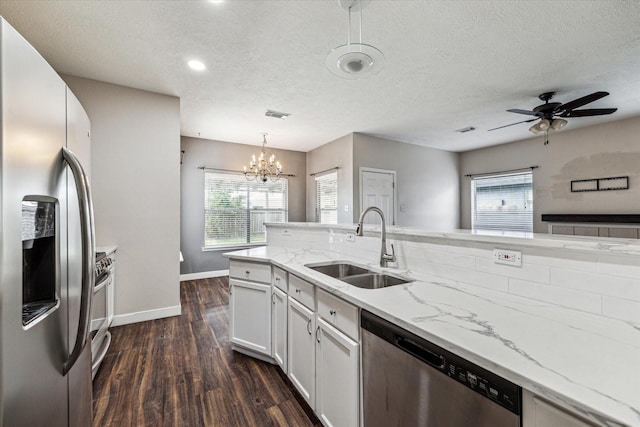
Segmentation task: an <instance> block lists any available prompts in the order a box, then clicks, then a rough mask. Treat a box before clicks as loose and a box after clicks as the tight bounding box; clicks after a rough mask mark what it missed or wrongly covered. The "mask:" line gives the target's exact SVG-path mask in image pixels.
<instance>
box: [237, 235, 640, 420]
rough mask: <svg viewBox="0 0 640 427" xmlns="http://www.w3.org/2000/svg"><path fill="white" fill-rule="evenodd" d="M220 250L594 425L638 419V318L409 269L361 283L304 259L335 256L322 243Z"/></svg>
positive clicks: (639, 381)
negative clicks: (381, 284)
mask: <svg viewBox="0 0 640 427" xmlns="http://www.w3.org/2000/svg"><path fill="white" fill-rule="evenodd" d="M551 241H553V239H551ZM571 241H572V242H574V243H575V241H574V240H573V239H572V240H571ZM519 243H521V242H519ZM623 243H624V241H623ZM627 244H628V241H627ZM225 255H226V256H228V257H229V258H232V259H243V260H253V261H258V262H271V263H273V264H274V265H276V266H279V267H282V268H284V269H286V270H288V271H289V272H290V273H293V274H295V275H296V276H299V277H300V278H302V279H305V280H307V281H309V282H311V283H313V284H315V285H317V286H318V287H320V288H322V289H325V290H327V291H328V292H331V293H333V294H335V295H337V296H339V297H341V298H343V299H344V300H346V301H349V302H351V303H353V304H355V305H357V306H359V307H361V308H363V309H366V310H368V311H370V312H372V313H374V314H376V315H378V316H380V317H382V318H385V319H387V320H389V321H391V322H393V323H395V324H397V325H399V326H401V327H403V328H405V329H407V330H409V331H411V332H413V333H415V334H417V335H419V336H421V337H423V338H425V339H427V340H429V341H431V342H433V343H435V344H437V345H440V346H441V347H443V348H446V349H447V350H449V351H451V352H453V353H455V354H458V355H460V356H461V357H464V358H465V359H468V360H470V361H471V362H474V363H476V364H478V365H480V366H482V367H483V368H485V369H488V370H490V371H492V372H494V373H496V374H497V375H500V376H503V377H504V378H506V379H508V380H510V381H512V382H514V383H516V384H518V385H520V386H521V387H523V388H524V389H527V390H529V391H531V392H533V393H535V394H538V395H540V396H543V397H545V398H547V399H549V400H550V401H553V402H555V403H557V404H559V405H561V406H562V407H565V408H567V409H569V410H571V411H573V412H575V413H577V414H580V415H582V416H583V417H585V418H588V419H590V420H592V421H593V422H595V423H597V424H600V425H603V426H618V425H628V426H640V327H638V326H637V325H634V324H631V323H629V322H624V321H619V320H614V319H609V318H604V317H601V316H595V315H591V314H588V313H584V312H580V311H576V310H571V309H565V308H561V307H558V306H554V305H551V304H547V303H543V302H538V301H534V300H529V299H526V298H521V297H517V296H514V295H509V294H504V293H501V292H496V291H492V290H488V289H483V288H478V287H473V286H467V285H464V284H460V283H456V282H453V281H451V280H446V279H442V278H435V277H431V276H429V275H425V274H419V273H411V272H405V275H408V276H410V277H411V278H413V279H416V281H415V282H412V283H410V284H407V285H399V286H393V287H388V288H382V289H375V290H367V289H360V288H356V287H354V286H351V285H348V284H346V283H344V282H341V281H339V280H337V279H333V278H330V277H328V276H326V275H324V274H321V273H318V272H316V271H314V270H311V269H309V268H307V267H305V264H309V263H315V262H322V261H328V260H332V259H336V258H335V255H333V254H331V253H330V252H325V251H308V250H298V249H286V248H280V247H273V246H266V247H258V248H253V249H245V250H240V251H236V252H232V253H228V254H225ZM339 259H341V260H348V257H345V256H340V257H339ZM351 261H354V260H351ZM354 262H355V263H356V264H361V262H359V261H354ZM369 267H370V268H371V269H373V270H380V268H379V267H378V266H373V265H370V266H369ZM390 270H391V271H393V272H395V273H401V274H402V273H403V272H402V271H398V270H394V269H390Z"/></svg>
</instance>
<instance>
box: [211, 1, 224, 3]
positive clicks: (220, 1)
mask: <svg viewBox="0 0 640 427" xmlns="http://www.w3.org/2000/svg"><path fill="white" fill-rule="evenodd" d="M209 3H224V0H209Z"/></svg>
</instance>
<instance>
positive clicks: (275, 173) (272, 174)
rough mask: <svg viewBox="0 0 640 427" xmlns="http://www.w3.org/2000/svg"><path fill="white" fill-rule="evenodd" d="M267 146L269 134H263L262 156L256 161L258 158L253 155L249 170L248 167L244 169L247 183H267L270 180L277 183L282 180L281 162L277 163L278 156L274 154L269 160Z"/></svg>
mask: <svg viewBox="0 0 640 427" xmlns="http://www.w3.org/2000/svg"><path fill="white" fill-rule="evenodd" d="M266 145H267V134H266V133H263V134H262V150H260V156H258V158H257V159H256V156H255V155H253V157H252V159H251V162H250V163H249V168H248V169H247V167H246V166H245V167H244V177H245V178H247V181H262V182H267V181H268V180H271V181H272V182H276V181H277V180H278V179H280V174H281V173H282V165H281V164H280V162H278V161H276V156H275V155H274V154H272V155H271V156H270V157H269V158H268V159H267V150H266V148H265V146H266Z"/></svg>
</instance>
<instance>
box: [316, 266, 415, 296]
mask: <svg viewBox="0 0 640 427" xmlns="http://www.w3.org/2000/svg"><path fill="white" fill-rule="evenodd" d="M306 267H308V268H310V269H312V270H315V271H317V272H319V273H322V274H326V275H327V276H329V277H333V278H334V279H338V280H342V281H343V282H345V283H348V284H350V285H353V286H356V287H358V288H363V289H379V288H386V287H388V286H395V285H403V284H405V283H409V282H412V280H411V279H407V278H404V277H401V276H394V275H391V274H387V273H377V272H375V271H371V270H369V269H367V268H365V267H360V266H358V265H354V264H350V263H348V262H345V261H332V262H324V263H318V264H307V265H306Z"/></svg>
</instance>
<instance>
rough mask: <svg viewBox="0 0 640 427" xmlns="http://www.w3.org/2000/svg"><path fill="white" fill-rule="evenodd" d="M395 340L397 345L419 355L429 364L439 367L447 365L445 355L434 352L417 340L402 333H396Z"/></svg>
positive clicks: (415, 355)
mask: <svg viewBox="0 0 640 427" xmlns="http://www.w3.org/2000/svg"><path fill="white" fill-rule="evenodd" d="M395 341H396V346H398V347H400V348H401V349H403V350H404V351H406V352H407V353H409V354H411V355H413V356H414V357H417V358H418V359H420V360H422V361H423V362H425V363H428V364H429V365H431V366H433V367H435V368H438V369H442V368H444V365H445V358H444V356H442V355H440V354H437V353H434V352H433V351H431V350H429V349H427V348H424V347H423V346H421V345H420V344H418V343H417V342H415V341H413V340H411V339H409V338H406V337H403V336H400V335H396V339H395Z"/></svg>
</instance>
